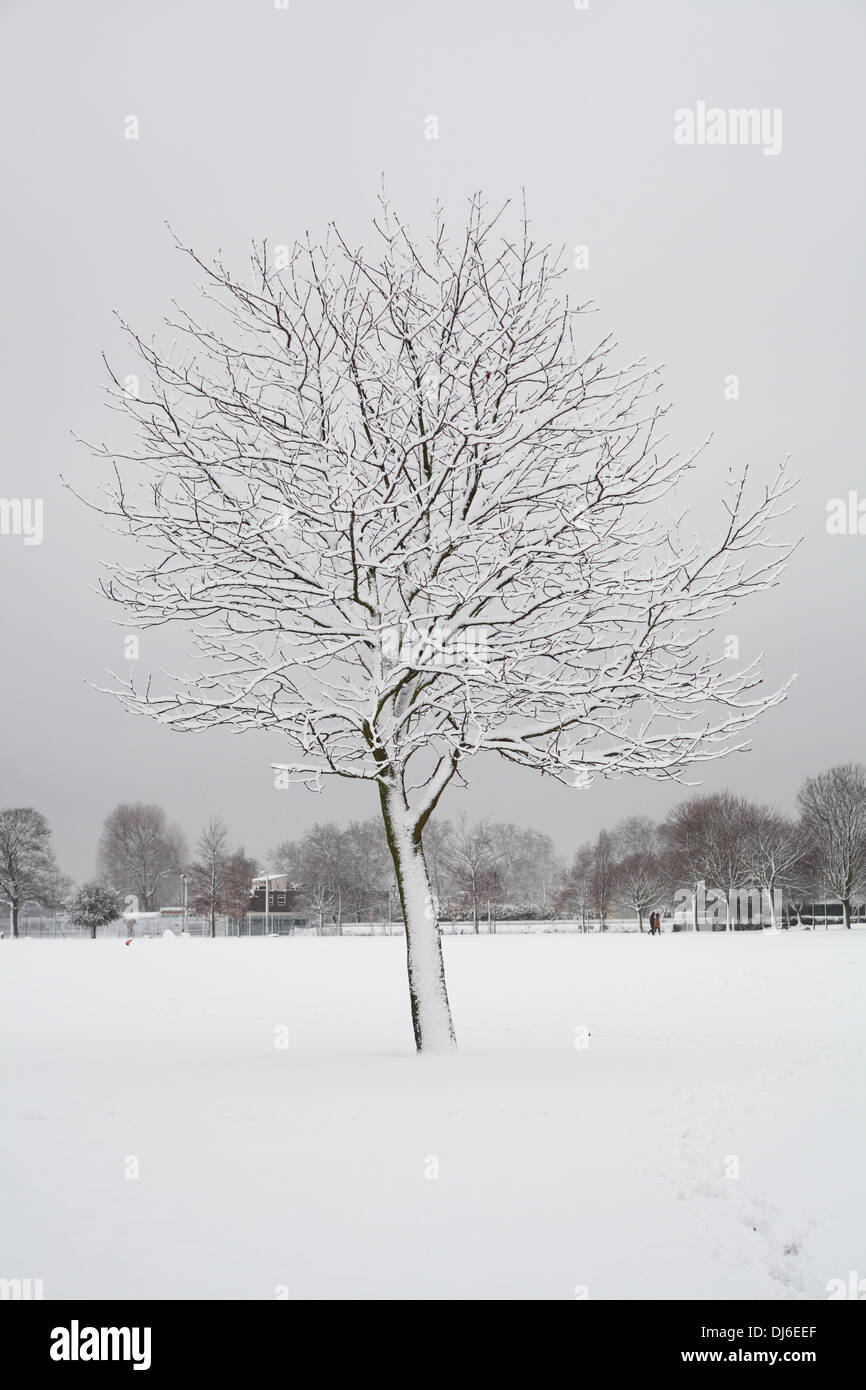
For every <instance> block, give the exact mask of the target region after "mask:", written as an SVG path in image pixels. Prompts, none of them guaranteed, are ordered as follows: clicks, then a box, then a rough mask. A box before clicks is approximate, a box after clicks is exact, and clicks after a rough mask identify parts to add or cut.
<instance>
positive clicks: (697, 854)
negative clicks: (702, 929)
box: [660, 796, 712, 931]
mask: <svg viewBox="0 0 866 1390" xmlns="http://www.w3.org/2000/svg"><path fill="white" fill-rule="evenodd" d="M660 833H661V837H662V842H663V844H664V846H665V849H666V851H667V856H668V862H669V864H670V868H671V878H672V883H671V887H672V891H673V895H674V902H675V904H676V902H677V895H678V894H679V893H680V892H683V891H688V892H689V893H690V894H691V898H692V927H693V929H694V930H695V931H697V927H698V895H699V890H700V886H701V884H705V883H706V881H707V879H708V877H709V875H710V860H711V854H712V811H711V807H710V804H709V797H706V796H692V797H689V798H688V799H687V800H685V801H681V802H680V803H679V805H678V806H675V807H674V809H673V810H672V811H671V812H670V813H669V815H668V816H667V817H666V819H665V820H664V822H663V823H662V825H661V827H660Z"/></svg>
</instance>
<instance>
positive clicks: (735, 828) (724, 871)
mask: <svg viewBox="0 0 866 1390" xmlns="http://www.w3.org/2000/svg"><path fill="white" fill-rule="evenodd" d="M703 801H704V806H703V823H704V826H705V832H706V839H705V848H706V875H707V886H708V887H711V888H713V889H715V890H716V891H721V893H722V895H723V897H724V903H725V930H726V931H733V930H734V905H735V903H738V894H739V893H740V891H741V890H746V889H747V886H748V883H749V869H750V864H751V860H750V850H751V839H750V827H751V820H752V807H751V806H750V804H749V802H748V801H746V800H745V799H744V798H743V797H741V796H735V795H734V794H733V793H732V792H716V793H714V794H713V795H711V796H706V797H704V798H703Z"/></svg>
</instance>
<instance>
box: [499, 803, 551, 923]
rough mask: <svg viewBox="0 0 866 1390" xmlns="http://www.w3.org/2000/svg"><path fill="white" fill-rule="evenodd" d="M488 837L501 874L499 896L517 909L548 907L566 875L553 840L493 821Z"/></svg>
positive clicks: (525, 829)
mask: <svg viewBox="0 0 866 1390" xmlns="http://www.w3.org/2000/svg"><path fill="white" fill-rule="evenodd" d="M488 834H489V836H490V842H491V845H492V847H493V853H494V856H495V859H496V864H497V871H498V872H497V877H498V880H499V890H498V893H497V894H496V895H495V896H496V897H498V898H499V899H500V900H501V901H503V902H507V903H511V904H513V905H516V906H520V905H525V906H533V907H544V906H546V905H547V904H548V902H549V901H550V900H551V898H552V895H553V885H554V883H555V882H556V881H557V880H558V879H559V878H560V877H561V875H562V865H561V863H560V861H559V858H558V856H557V854H556V851H555V849H554V845H553V841H552V840H551V838H550V836H549V835H544V834H542V833H541V831H539V830H536V829H535V828H534V827H532V826H523V825H514V824H512V823H511V822H501V821H492V822H491V823H490V824H489V826H488Z"/></svg>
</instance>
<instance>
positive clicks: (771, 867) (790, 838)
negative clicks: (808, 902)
mask: <svg viewBox="0 0 866 1390" xmlns="http://www.w3.org/2000/svg"><path fill="white" fill-rule="evenodd" d="M807 859H808V839H807V836H806V835H805V833H804V831H803V828H802V826H799V825H798V824H797V822H796V821H794V820H792V819H791V818H790V816H784V815H782V814H781V812H779V811H774V810H773V809H772V807H770V806H754V807H752V808H751V809H750V812H749V816H748V823H747V826H746V843H745V853H744V865H745V870H746V873H747V875H748V879H749V881H750V882H751V883H752V884H754V886H755V887H756V888H760V890H761V892H762V894H765V895H766V897H767V899H768V901H769V907H770V925H771V927H772V929H773V931H776V930H777V906H778V903H777V898H778V895H779V894H782V895H783V896H784V897H785V898H786V899H787V898H788V897H789V896H790V894H791V893H793V892H796V890H797V888H798V887H799V886H800V884H801V883H802V882H803V878H804V871H807Z"/></svg>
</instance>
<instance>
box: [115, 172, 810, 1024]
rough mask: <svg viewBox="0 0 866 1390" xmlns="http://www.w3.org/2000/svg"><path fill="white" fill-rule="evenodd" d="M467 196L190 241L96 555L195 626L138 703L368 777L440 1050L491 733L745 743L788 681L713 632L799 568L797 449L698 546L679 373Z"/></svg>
mask: <svg viewBox="0 0 866 1390" xmlns="http://www.w3.org/2000/svg"><path fill="white" fill-rule="evenodd" d="M505 225H506V214H505V212H500V213H496V214H493V215H491V214H490V213H489V211H488V209H487V207H486V205H485V203H484V201H483V199H482V198H481V197H480V196H476V197H473V198H472V200H471V202H470V206H469V211H468V218H467V220H466V223H465V226H464V227H463V229H462V230H461V231H460V233H459V234H458V235H457V237H451V236H450V235H449V233H448V232H447V230H446V226H445V222H444V218H443V216H442V215H441V214H439V213H437V215H436V217H435V219H434V223H433V226H432V230H431V234H430V236H429V239H428V240H427V241H426V242H423V243H422V242H416V241H414V240H413V239H412V238H411V237H410V235H409V233H408V231H407V230H406V228H405V227H404V226H403V224H402V223H401V222H400V220H399V218H398V217H397V216H396V214H395V212H394V210H393V208H392V207H391V206H390V204H389V203H388V202H387V200H386V199H385V198H384V196H383V198H382V203H381V210H380V215H379V216H378V218H377V220H376V222H375V224H374V236H375V239H376V241H377V245H378V249H377V250H373V251H368V250H365V249H364V248H362V247H356V246H353V245H350V244H349V243H348V242H347V241H346V240H345V239H344V238H343V237H342V236H341V234H340V233H339V232H338V231H337V230H336V229H333V228H332V229H331V231H330V232H329V233H328V235H327V237H326V238H325V240H324V241H323V242H322V243H321V244H316V243H314V242H313V241H311V240H310V239H307V240H305V241H303V242H300V243H298V244H296V245H295V246H294V247H293V248H292V249H291V251H290V253H289V254H288V256H287V257H286V258H285V259H286V261H287V264H283V263H282V261H277V260H275V259H274V257H273V256H272V255H271V252H270V251H269V249H268V247H267V245H265V244H263V245H261V246H257V247H255V248H254V250H253V256H252V267H251V273H250V274H249V275H248V277H247V278H245V279H238V278H235V277H234V276H233V275H232V274H231V273H230V272H229V270H227V269H226V268H225V266H224V265H223V264H222V263H221V262H220V261H216V262H215V263H209V262H207V261H204V260H202V259H200V258H199V257H198V256H197V255H196V254H195V253H194V252H192V251H190V255H191V256H192V259H193V261H194V262H195V264H196V266H197V267H198V268H199V270H200V272H201V273H202V275H203V288H202V293H203V302H204V304H205V305H206V307H207V309H208V311H209V313H207V314H204V313H203V314H199V313H187V312H182V311H178V312H177V314H176V315H175V316H174V317H173V318H172V319H171V320H169V323H170V328H171V342H172V346H171V347H169V348H168V349H166V350H163V348H162V347H161V346H160V345H159V343H158V342H154V341H150V340H146V339H144V338H142V337H140V336H139V335H137V334H135V333H133V332H131V330H130V336H131V339H132V343H133V345H134V347H135V348H136V349H137V351H138V353H139V355H140V358H141V362H142V366H141V373H142V375H143V381H144V383H145V384H144V385H143V387H142V390H141V392H140V394H139V396H138V397H134V396H131V395H129V394H128V393H127V392H125V391H124V389H123V386H122V384H121V381H120V379H119V377H118V376H117V375H115V374H112V383H113V386H112V387H110V388H109V389H110V392H111V393H112V395H113V398H114V403H115V404H116V406H117V407H118V408H119V409H120V410H121V411H123V412H125V413H126V414H127V415H128V416H129V417H131V421H132V425H133V430H134V434H135V438H134V440H132V441H131V442H130V443H129V444H128V445H126V444H125V445H124V446H122V447H121V448H120V449H111V448H109V447H108V446H105V447H98V448H97V450H96V452H97V453H101V454H103V455H104V456H106V457H109V458H111V459H113V460H114V469H115V471H114V474H113V480H111V481H109V482H108V483H107V485H106V488H105V498H106V500H105V502H104V503H103V504H101V510H103V511H104V512H105V514H106V515H108V516H109V517H111V518H112V521H113V524H115V525H119V526H120V529H121V530H124V529H125V530H126V531H128V533H129V534H130V535H132V536H134V537H136V538H138V540H139V541H140V542H142V543H143V545H144V546H145V547H146V551H145V552H144V554H143V559H142V562H141V564H140V565H139V566H137V567H134V566H130V565H128V564H127V563H123V564H118V565H116V566H115V567H114V568H113V570H112V571H110V572H109V577H108V578H107V580H106V581H105V582H104V586H103V587H104V591H105V593H106V594H107V596H108V597H109V598H110V599H112V600H114V601H116V602H117V603H118V604H120V605H122V607H123V609H124V611H125V614H126V617H125V621H127V622H130V623H132V624H135V625H139V626H142V627H148V626H152V625H155V624H156V625H159V624H165V623H170V622H176V623H180V624H183V625H184V626H185V627H186V628H188V629H189V630H190V631H191V633H192V634H193V636H194V640H195V644H196V648H197V652H198V656H199V671H198V673H197V674H196V675H195V677H194V678H186V677H183V676H177V677H174V678H172V680H171V684H170V685H169V686H168V687H166V688H162V689H156V688H155V687H154V686H153V684H151V683H150V682H148V683H147V684H145V685H143V686H142V687H137V686H136V684H135V683H134V679H130V680H129V682H128V683H126V682H124V681H123V680H121V679H119V680H118V687H117V689H116V692H115V693H118V694H119V695H120V697H121V698H122V699H123V700H124V701H125V703H126V705H127V707H128V708H129V709H130V710H132V711H134V712H137V713H144V714H148V715H151V716H153V717H155V718H157V719H159V720H161V721H162V722H163V723H165V724H166V725H169V726H171V727H173V728H175V729H179V730H200V729H205V728H211V727H233V728H235V729H268V730H275V731H278V732H279V733H280V734H281V735H282V736H283V738H284V740H285V741H286V743H287V744H288V745H290V746H291V748H292V751H293V757H292V759H291V760H290V761H288V762H286V763H285V764H280V765H278V772H279V775H281V776H283V777H284V778H285V779H286V780H287V781H291V780H293V779H295V780H300V781H302V782H304V783H305V784H307V785H309V786H312V787H316V788H318V787H319V786H320V784H321V779H322V777H324V776H336V777H342V778H352V779H355V780H359V781H365V782H367V783H369V785H370V787H371V790H373V791H374V792H375V794H376V795H377V797H378V799H379V805H380V809H381V814H382V817H383V822H384V826H385V833H386V836H387V840H388V845H389V849H390V853H391V856H392V859H393V863H394V871H395V875H396V879H397V884H398V888H399V893H400V899H401V904H402V908H403V916H404V920H405V923H406V942H407V963H408V974H409V995H410V1005H411V1013H412V1022H413V1027H414V1033H415V1041H416V1045H417V1047H418V1048H419V1049H420V1048H421V1047H422V1046H423V1047H425V1048H434V1047H436V1048H438V1047H441V1048H449V1047H450V1046H452V1045H453V1044H454V1030H453V1025H452V1020H451V1013H450V1008H449V1004H448V996H447V991H446V986H445V976H444V970H443V963H442V948H441V941H440V934H439V931H438V924H437V921H436V913H435V910H434V904H433V899H432V892H431V887H430V880H429V874H428V869H427V865H426V862H425V855H424V843H423V834H424V830H425V827H426V826H427V824H428V821H429V819H430V817H431V815H432V814H433V813H434V811H435V810H436V808H437V807H438V805H439V802H440V798H441V797H442V794H443V792H444V791H445V789H446V787H447V786H448V785H449V783H451V782H452V780H454V779H459V778H460V777H461V772H462V769H463V767H464V765H465V762H466V759H467V758H468V757H470V756H471V755H472V754H475V753H497V754H499V755H500V756H501V757H504V758H506V759H507V760H508V761H509V762H511V763H513V764H515V765H516V766H518V767H523V768H529V769H532V770H534V771H536V772H541V773H544V774H546V775H548V776H550V777H553V778H555V779H557V780H559V781H561V782H563V783H566V784H568V785H578V786H585V785H586V784H587V782H588V780H590V779H591V778H592V777H593V776H594V775H600V776H607V775H621V774H633V775H640V776H648V777H658V778H665V779H669V778H670V777H672V776H676V775H677V774H679V773H680V772H681V770H682V769H684V768H686V767H687V766H689V765H690V764H693V763H695V762H698V761H702V760H705V759H708V758H717V757H721V756H723V755H724V754H725V753H727V752H729V751H730V750H731V748H732V747H737V746H741V743H742V738H743V735H744V732H745V730H746V729H747V728H748V726H750V725H751V724H752V723H753V721H754V720H755V719H756V717H757V716H758V715H759V714H760V713H761V712H762V711H764V710H766V709H768V708H769V707H771V706H773V705H775V704H777V703H778V702H779V701H780V700H781V699H783V698H784V693H785V692H784V690H779V691H776V692H773V693H770V694H758V693H756V687H757V686H758V684H759V683H760V675H759V671H758V669H757V667H756V666H755V665H754V664H750V665H748V666H746V667H745V668H743V669H741V670H732V669H729V668H728V666H724V667H723V666H722V665H721V664H720V663H719V662H718V661H717V660H716V659H715V655H714V654H713V653H712V652H708V650H707V644H706V636H707V633H708V631H710V630H711V629H712V628H713V626H714V624H715V622H716V621H717V620H718V619H719V618H720V616H721V615H722V614H724V613H726V612H727V611H728V609H729V608H730V607H731V606H732V605H733V604H734V603H736V602H737V601H738V600H740V599H741V598H743V597H745V596H747V595H748V594H750V593H752V592H755V591H756V590H760V589H764V588H766V587H767V586H769V585H772V584H773V583H775V582H776V581H777V579H778V577H779V575H780V572H781V569H782V567H783V565H784V561H785V558H786V556H787V553H788V550H789V547H777V546H774V545H773V544H772V543H771V541H770V537H769V534H768V526H769V524H770V523H771V521H772V520H773V519H774V518H776V517H778V516H779V515H781V514H782V513H783V512H784V511H785V510H786V509H787V493H788V488H789V484H788V482H787V481H786V479H785V476H784V472H783V471H782V470H780V471H779V473H778V475H777V476H775V477H774V479H773V480H772V482H771V483H770V484H769V486H767V487H764V488H762V489H761V490H760V491H759V493H758V495H757V496H756V497H755V498H754V500H753V501H751V500H750V490H749V487H748V485H747V478H746V475H745V474H743V475H742V476H741V477H739V478H737V479H736V480H734V481H732V483H731V485H730V488H729V494H728V496H727V498H726V500H725V504H724V513H723V516H722V524H721V527H720V530H719V532H718V534H717V535H716V536H714V537H713V538H712V539H711V540H710V542H709V544H708V545H707V546H706V547H705V548H703V549H702V548H701V547H700V546H699V545H698V543H697V542H695V541H694V540H693V539H692V538H690V537H689V536H688V535H686V534H685V530H684V527H683V524H682V519H681V518H679V519H678V520H677V521H676V522H672V515H671V511H670V509H669V508H668V506H667V505H666V501H665V499H666V498H670V497H671V496H672V494H673V492H674V491H675V490H676V489H678V488H679V487H680V485H681V484H682V483H683V479H684V476H685V474H686V473H687V471H688V470H689V468H690V467H691V466H692V463H693V458H692V457H689V458H686V459H680V458H678V457H677V456H676V455H673V454H671V453H669V452H668V451H667V450H666V448H665V446H664V442H663V436H662V432H661V421H662V418H663V416H664V414H665V410H666V407H664V406H662V405H660V404H658V402H657V401H655V400H654V397H655V395H656V392H657V390H658V373H657V371H656V370H655V369H649V368H647V367H646V366H645V364H644V363H642V362H636V363H632V364H623V363H622V362H621V361H617V360H616V345H615V343H614V342H613V341H612V340H611V339H610V338H605V339H604V340H603V341H602V342H601V343H599V344H598V345H597V346H595V347H589V348H584V347H583V346H581V338H582V336H583V321H582V319H581V306H574V305H571V304H570V303H569V302H568V300H567V299H564V298H563V297H562V296H561V294H560V292H559V281H560V278H561V276H562V275H563V274H564V273H565V266H566V263H565V260H564V257H562V256H561V255H558V254H556V253H554V252H552V251H551V249H550V248H549V247H546V246H542V245H538V244H536V243H535V241H534V240H533V238H532V236H531V233H530V229H529V226H528V223H527V222H526V219H525V217H524V218H523V221H522V223H521V224H520V225H518V226H517V228H516V229H515V231H514V232H513V233H512V232H511V231H508V230H504V228H505Z"/></svg>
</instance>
